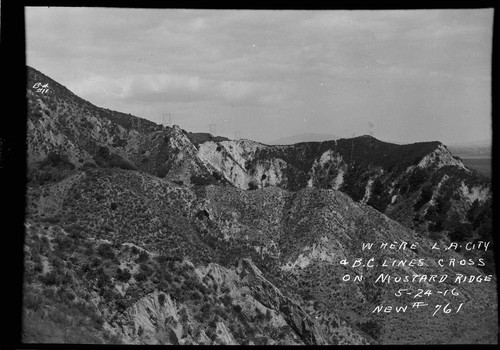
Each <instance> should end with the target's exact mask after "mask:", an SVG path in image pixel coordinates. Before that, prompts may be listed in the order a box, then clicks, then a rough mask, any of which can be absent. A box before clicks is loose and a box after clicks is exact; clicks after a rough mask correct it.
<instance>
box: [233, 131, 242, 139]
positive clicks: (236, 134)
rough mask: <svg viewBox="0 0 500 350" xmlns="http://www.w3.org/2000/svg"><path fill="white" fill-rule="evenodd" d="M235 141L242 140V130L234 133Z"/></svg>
mask: <svg viewBox="0 0 500 350" xmlns="http://www.w3.org/2000/svg"><path fill="white" fill-rule="evenodd" d="M234 139H235V140H239V139H241V130H236V131H235V132H234Z"/></svg>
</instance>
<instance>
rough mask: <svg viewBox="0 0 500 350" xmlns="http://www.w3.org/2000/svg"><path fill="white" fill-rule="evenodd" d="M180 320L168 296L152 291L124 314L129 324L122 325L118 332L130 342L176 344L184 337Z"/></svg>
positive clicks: (173, 303)
mask: <svg viewBox="0 0 500 350" xmlns="http://www.w3.org/2000/svg"><path fill="white" fill-rule="evenodd" d="M179 317H180V316H179V309H178V306H177V304H176V303H175V302H174V301H172V299H171V297H170V295H168V294H166V293H163V292H158V291H154V292H153V293H150V294H148V295H146V296H144V297H143V298H141V299H139V300H138V301H137V302H136V303H135V304H133V305H132V306H131V307H129V308H128V309H127V310H126V311H125V313H124V318H125V319H127V321H128V322H124V323H123V324H124V326H122V328H121V329H120V331H121V333H122V335H123V337H124V338H125V339H127V340H128V341H129V342H132V343H143V344H179V339H181V338H182V337H183V328H182V325H181V324H180V323H179ZM129 324H131V325H132V326H131V327H130V326H127V325H129Z"/></svg>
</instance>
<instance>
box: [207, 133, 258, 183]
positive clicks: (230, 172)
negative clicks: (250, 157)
mask: <svg viewBox="0 0 500 350" xmlns="http://www.w3.org/2000/svg"><path fill="white" fill-rule="evenodd" d="M245 151H247V152H248V150H245V149H244V148H243V147H241V145H240V144H239V143H238V142H235V141H224V142H221V143H220V144H218V143H216V142H212V141H207V142H205V143H202V144H200V145H199V149H198V153H197V157H198V158H199V159H200V160H201V161H202V162H203V163H205V164H206V165H208V166H210V167H213V168H214V169H216V170H218V171H219V172H221V173H222V174H223V176H224V177H225V178H226V179H227V180H229V181H230V182H231V183H233V184H234V185H235V186H236V187H238V188H242V189H247V188H248V183H249V181H250V180H251V177H250V176H249V175H248V174H247V173H246V169H245V162H246V159H245V158H244V157H243V155H242V154H244V153H245ZM240 152H241V153H240Z"/></svg>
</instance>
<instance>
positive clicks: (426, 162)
mask: <svg viewBox="0 0 500 350" xmlns="http://www.w3.org/2000/svg"><path fill="white" fill-rule="evenodd" d="M445 165H453V166H457V167H459V168H461V169H464V170H467V171H468V169H467V168H466V167H465V165H464V164H463V163H462V162H461V161H460V160H458V159H455V158H454V157H453V156H452V154H451V153H450V152H449V151H448V150H447V149H446V147H445V146H444V145H443V144H440V145H439V146H438V148H437V149H436V150H434V152H431V153H429V154H428V155H426V156H425V157H424V158H422V160H421V161H420V162H419V163H418V164H417V166H418V167H419V168H427V167H436V168H438V169H439V168H442V167H443V166H445Z"/></svg>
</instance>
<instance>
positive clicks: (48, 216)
mask: <svg viewBox="0 0 500 350" xmlns="http://www.w3.org/2000/svg"><path fill="white" fill-rule="evenodd" d="M37 82H40V83H41V84H48V87H49V88H48V89H49V90H48V91H39V90H38V89H35V88H33V86H34V85H35V84H36V83H37ZM27 101H28V123H27V124H28V125H27V130H28V135H27V136H28V137H27V138H28V140H27V144H28V171H29V173H28V189H27V208H26V222H25V226H26V247H25V275H24V276H25V277H24V278H25V293H24V303H23V305H24V309H23V313H24V317H23V320H24V321H23V322H24V323H23V327H24V328H23V341H24V342H27V343H32V342H36V343H45V342H48V343H126V344H207V345H223V344H249V345H254V344H255V345H266V344H267V345H287V344H323V345H324V344H335V345H344V344H427V343H438V342H439V343H447V342H449V343H452V342H453V343H492V344H494V343H496V342H497V340H498V339H497V335H498V334H497V332H498V318H497V310H496V309H497V304H496V303H497V300H496V289H495V285H496V277H495V272H494V271H495V269H494V256H493V252H492V251H488V252H487V253H485V254H484V252H480V251H467V252H459V251H454V250H451V249H450V250H446V251H445V250H443V251H441V252H440V255H439V257H440V258H443V259H445V261H450V259H454V261H462V260H463V261H469V260H465V259H472V260H474V261H477V259H479V258H484V259H485V261H486V262H487V264H486V266H484V267H478V266H477V264H476V265H474V266H469V264H466V265H461V264H460V266H458V265H457V266H456V267H451V266H445V267H443V268H441V269H440V268H439V266H438V265H436V263H435V262H434V260H435V258H436V255H435V250H432V249H431V248H430V247H432V245H433V244H437V245H439V246H446V245H447V244H449V242H450V241H455V242H461V243H464V244H465V242H469V241H470V242H477V241H479V240H481V241H483V242H486V241H492V240H493V239H492V224H491V220H492V212H491V202H492V192H491V182H490V180H489V179H487V178H485V177H484V176H481V175H480V174H479V173H477V172H476V171H474V170H471V169H469V168H468V167H466V166H465V165H464V163H463V162H462V161H461V160H460V159H459V158H457V157H455V156H453V155H452V154H451V153H450V151H449V150H448V148H447V147H446V146H445V145H443V144H442V143H441V142H438V141H435V142H417V143H412V144H404V145H398V144H392V143H387V142H383V141H380V140H378V139H376V138H374V137H371V136H366V135H365V136H360V137H355V138H349V139H342V138H335V139H329V140H325V139H322V140H316V141H310V137H319V136H318V135H319V134H313V135H316V136H311V134H303V135H302V136H301V137H306V138H309V140H308V141H307V142H299V143H296V142H294V141H292V140H290V142H294V143H293V144H281V145H267V144H262V143H259V142H255V141H252V140H230V139H228V138H225V137H219V136H214V135H211V134H207V133H191V132H188V131H185V130H183V129H181V128H180V127H178V126H173V127H164V126H161V125H157V124H155V123H153V122H150V121H147V120H144V119H141V118H137V117H135V116H132V115H130V114H126V113H121V112H116V111H111V110H107V109H104V108H100V107H97V106H94V105H93V104H91V103H90V102H88V101H85V100H83V99H81V98H80V97H78V96H76V95H74V94H73V93H72V92H71V91H69V90H68V89H67V88H65V87H64V86H62V85H61V84H59V83H58V82H56V81H54V80H52V79H51V78H49V77H47V76H46V75H44V74H43V73H41V72H39V71H37V70H35V69H33V68H31V67H28V82H27ZM304 135H306V136H304ZM308 135H309V136H308ZM299 136H300V135H299ZM322 136H323V137H324V138H330V137H332V136H334V135H322ZM283 142H287V141H286V140H285V141H280V143H283ZM395 241H398V242H400V241H405V242H415V241H416V242H419V247H418V249H412V250H410V249H405V250H398V249H395V250H382V249H377V250H373V251H369V252H367V251H361V246H362V243H366V242H375V243H382V242H389V243H393V242H395ZM482 253H483V254H482ZM462 254H464V255H462ZM465 254H466V255H465ZM358 257H362V258H366V259H367V260H368V259H370V258H373V261H374V264H375V267H373V268H368V267H367V266H363V267H355V266H352V264H351V265H349V266H344V265H341V264H340V261H341V260H342V259H348V260H350V261H351V262H352V260H353V259H354V258H358ZM386 259H388V260H390V261H393V260H404V261H411V260H412V259H414V260H418V259H424V260H426V261H429V264H430V265H426V266H419V265H418V264H415V265H412V266H408V265H406V266H404V267H400V266H395V265H390V266H382V262H383V261H384V260H386ZM438 270H439V271H440V272H439V273H443V274H449V275H450V276H454V275H455V273H462V274H464V275H467V276H469V275H480V274H492V275H494V277H493V279H492V280H493V282H489V283H478V284H471V283H469V284H463V285H457V283H453V279H452V278H450V280H449V281H447V282H446V283H434V282H432V281H429V282H426V284H425V285H424V284H422V285H415V284H411V283H407V282H403V283H391V284H380V283H378V284H377V283H374V282H373V278H374V277H376V276H377V275H379V274H381V273H386V274H392V275H410V276H411V275H415V274H418V275H422V274H426V275H427V274H431V273H435V272H436V271H438ZM345 274H350V275H351V276H357V275H364V276H365V278H366V279H365V280H363V281H362V282H360V283H354V282H353V283H345V281H342V276H344V275H345ZM420 286H421V287H422V288H424V286H425V289H426V290H427V289H429V290H432V291H433V294H432V296H429V295H426V298H425V300H426V301H428V302H429V303H431V304H432V305H433V306H434V305H446V304H447V303H451V302H452V303H453V305H455V307H456V306H458V305H459V304H460V303H463V304H462V305H464V308H465V310H466V312H461V313H454V314H453V315H452V316H453V317H450V315H446V314H445V313H444V312H442V313H440V314H439V315H438V316H437V317H434V318H433V317H431V316H430V315H432V311H433V310H434V309H433V310H432V311H431V312H429V311H430V310H411V312H410V311H409V312H407V313H398V314H395V313H394V314H391V315H386V314H384V313H383V312H382V313H374V312H372V310H374V308H375V307H377V306H379V305H399V304H400V303H402V300H403V299H402V298H400V297H398V296H397V292H398V290H399V289H401V288H406V289H408V290H410V289H411V290H414V289H415V292H416V289H417V288H419V287H420ZM452 288H456V290H458V291H459V293H458V295H453V296H452V297H450V296H448V295H447V296H444V295H441V294H438V293H437V291H444V290H447V289H449V290H452ZM450 298H451V299H450ZM404 300H406V301H407V302H408V303H409V302H411V301H414V299H411V297H405V299H404ZM420 300H423V299H419V301H420ZM388 316H391V317H388Z"/></svg>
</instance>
